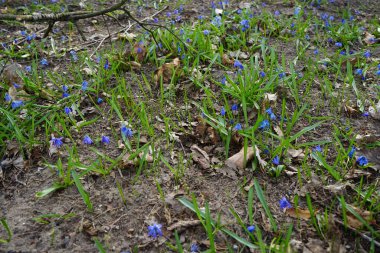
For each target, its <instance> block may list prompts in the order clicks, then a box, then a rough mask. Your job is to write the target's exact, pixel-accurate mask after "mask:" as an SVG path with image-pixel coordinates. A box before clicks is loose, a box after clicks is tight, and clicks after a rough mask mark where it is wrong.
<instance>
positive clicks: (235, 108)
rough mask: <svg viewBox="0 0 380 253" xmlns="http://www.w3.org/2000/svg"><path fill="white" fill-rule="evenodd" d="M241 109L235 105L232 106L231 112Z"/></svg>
mask: <svg viewBox="0 0 380 253" xmlns="http://www.w3.org/2000/svg"><path fill="white" fill-rule="evenodd" d="M238 109H239V106H238V105H237V104H233V105H232V106H231V110H232V111H237V110H238Z"/></svg>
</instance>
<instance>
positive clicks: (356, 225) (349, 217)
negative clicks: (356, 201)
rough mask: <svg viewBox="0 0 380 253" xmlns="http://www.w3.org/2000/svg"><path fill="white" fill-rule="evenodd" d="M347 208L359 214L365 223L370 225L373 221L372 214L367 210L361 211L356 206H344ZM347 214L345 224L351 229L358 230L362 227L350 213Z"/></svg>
mask: <svg viewBox="0 0 380 253" xmlns="http://www.w3.org/2000/svg"><path fill="white" fill-rule="evenodd" d="M346 205H347V206H349V207H351V208H352V209H353V210H354V211H355V212H356V213H357V214H359V215H360V216H361V217H362V218H363V219H364V220H365V221H367V222H368V223H372V221H373V213H372V212H370V211H367V210H362V209H360V208H358V207H356V206H353V205H349V204H346ZM346 213H347V223H348V225H350V226H351V227H353V228H356V229H359V228H362V227H363V225H364V224H363V223H362V222H361V221H359V220H358V219H356V217H355V216H354V215H353V214H352V213H350V212H349V211H347V212H346Z"/></svg>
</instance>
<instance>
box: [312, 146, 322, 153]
mask: <svg viewBox="0 0 380 253" xmlns="http://www.w3.org/2000/svg"><path fill="white" fill-rule="evenodd" d="M313 151H314V152H322V148H321V146H320V145H317V146H315V147H314V148H313Z"/></svg>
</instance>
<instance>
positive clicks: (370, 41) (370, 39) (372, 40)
mask: <svg viewBox="0 0 380 253" xmlns="http://www.w3.org/2000/svg"><path fill="white" fill-rule="evenodd" d="M363 40H364V42H365V43H367V45H372V44H375V42H376V37H375V36H374V35H372V34H370V33H369V32H365V33H364V39H363Z"/></svg>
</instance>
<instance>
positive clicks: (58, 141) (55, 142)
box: [50, 137, 63, 148]
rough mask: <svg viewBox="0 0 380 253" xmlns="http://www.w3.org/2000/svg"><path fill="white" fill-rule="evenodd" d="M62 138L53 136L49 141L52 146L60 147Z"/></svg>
mask: <svg viewBox="0 0 380 253" xmlns="http://www.w3.org/2000/svg"><path fill="white" fill-rule="evenodd" d="M62 139H63V137H59V138H55V137H53V138H51V140H50V142H51V144H52V145H53V146H54V147H56V148H60V147H61V146H62V145H63V142H62Z"/></svg>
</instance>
